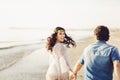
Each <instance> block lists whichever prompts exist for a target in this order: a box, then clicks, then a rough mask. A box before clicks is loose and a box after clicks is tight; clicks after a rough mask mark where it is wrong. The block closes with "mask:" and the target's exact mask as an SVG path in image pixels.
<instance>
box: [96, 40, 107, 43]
mask: <svg viewBox="0 0 120 80" xmlns="http://www.w3.org/2000/svg"><path fill="white" fill-rule="evenodd" d="M97 43H106V41H104V40H97Z"/></svg>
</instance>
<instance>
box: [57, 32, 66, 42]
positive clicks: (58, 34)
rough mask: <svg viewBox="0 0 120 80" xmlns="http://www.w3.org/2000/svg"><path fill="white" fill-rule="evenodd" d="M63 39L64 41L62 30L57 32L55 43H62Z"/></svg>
mask: <svg viewBox="0 0 120 80" xmlns="http://www.w3.org/2000/svg"><path fill="white" fill-rule="evenodd" d="M64 39H65V32H64V30H58V33H57V42H63V41H64Z"/></svg>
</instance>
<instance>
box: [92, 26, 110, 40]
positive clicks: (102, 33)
mask: <svg viewBox="0 0 120 80" xmlns="http://www.w3.org/2000/svg"><path fill="white" fill-rule="evenodd" d="M94 34H95V35H96V38H97V40H103V41H108V40H109V37H110V36H109V29H108V28H107V27H106V26H103V25H100V26H97V28H96V29H95V30H94Z"/></svg>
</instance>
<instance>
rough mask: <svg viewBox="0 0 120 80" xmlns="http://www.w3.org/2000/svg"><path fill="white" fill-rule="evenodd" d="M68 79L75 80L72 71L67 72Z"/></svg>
mask: <svg viewBox="0 0 120 80" xmlns="http://www.w3.org/2000/svg"><path fill="white" fill-rule="evenodd" d="M69 78H70V79H71V80H76V75H75V74H74V73H73V71H71V70H70V71H69Z"/></svg>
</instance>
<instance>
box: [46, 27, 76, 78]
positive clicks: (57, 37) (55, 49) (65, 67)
mask: <svg viewBox="0 0 120 80" xmlns="http://www.w3.org/2000/svg"><path fill="white" fill-rule="evenodd" d="M70 44H71V45H72V46H75V42H74V41H73V40H72V39H71V38H70V37H69V36H67V34H66V33H65V29H64V28H62V27H56V29H55V31H54V33H53V34H52V35H51V36H50V37H48V39H47V50H48V51H50V60H49V68H48V71H47V74H46V80H70V79H69V77H71V78H74V74H73V71H72V69H71V68H70V66H69V64H68V61H67V59H66V47H70ZM65 45H66V46H65ZM69 75H70V76H69Z"/></svg>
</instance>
